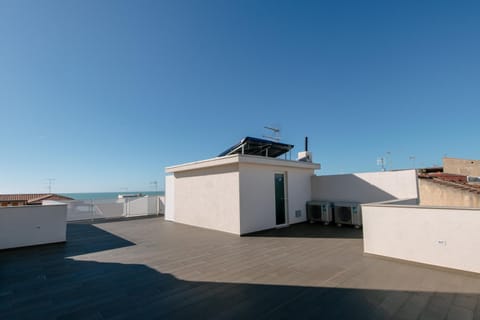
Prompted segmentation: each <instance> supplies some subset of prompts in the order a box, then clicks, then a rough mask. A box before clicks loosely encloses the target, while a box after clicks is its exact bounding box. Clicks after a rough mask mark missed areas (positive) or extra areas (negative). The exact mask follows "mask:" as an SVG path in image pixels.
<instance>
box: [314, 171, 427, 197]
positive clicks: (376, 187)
mask: <svg viewBox="0 0 480 320" xmlns="http://www.w3.org/2000/svg"><path fill="white" fill-rule="evenodd" d="M410 198H418V192H417V176H416V172H415V170H402V171H385V172H366V173H354V174H342V175H329V176H315V177H313V178H312V200H327V201H350V202H360V203H369V202H379V201H387V200H393V199H410Z"/></svg>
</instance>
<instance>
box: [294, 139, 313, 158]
mask: <svg viewBox="0 0 480 320" xmlns="http://www.w3.org/2000/svg"><path fill="white" fill-rule="evenodd" d="M297 161H303V162H312V153H311V152H310V151H308V137H305V151H300V152H299V153H298V155H297Z"/></svg>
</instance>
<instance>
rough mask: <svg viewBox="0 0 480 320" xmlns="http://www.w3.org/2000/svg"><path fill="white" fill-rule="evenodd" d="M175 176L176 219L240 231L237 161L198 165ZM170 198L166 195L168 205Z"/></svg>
mask: <svg viewBox="0 0 480 320" xmlns="http://www.w3.org/2000/svg"><path fill="white" fill-rule="evenodd" d="M174 175H175V180H174V192H175V194H174V212H175V213H174V217H173V219H174V221H176V222H179V223H184V224H189V225H193V226H197V227H203V228H208V229H214V230H219V231H225V232H230V233H235V234H240V197H239V192H240V190H239V173H238V164H227V165H221V166H217V167H207V168H199V169H196V170H191V171H182V172H176V173H174ZM168 192H169V191H167V197H168ZM169 201H170V199H169V198H167V206H169V204H168V203H169ZM168 210H170V208H169V209H168ZM169 216H170V217H171V215H170V214H169Z"/></svg>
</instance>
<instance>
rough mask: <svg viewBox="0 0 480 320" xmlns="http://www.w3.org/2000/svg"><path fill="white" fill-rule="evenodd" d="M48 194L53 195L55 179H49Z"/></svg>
mask: <svg viewBox="0 0 480 320" xmlns="http://www.w3.org/2000/svg"><path fill="white" fill-rule="evenodd" d="M47 180H48V193H52V185H53V183H54V182H55V179H53V178H48V179H47Z"/></svg>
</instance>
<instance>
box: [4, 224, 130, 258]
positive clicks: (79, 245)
mask: <svg viewBox="0 0 480 320" xmlns="http://www.w3.org/2000/svg"><path fill="white" fill-rule="evenodd" d="M133 245H135V243H133V242H131V241H128V240H125V239H123V238H120V237H117V236H116V235H113V234H111V233H109V232H107V231H105V230H102V229H100V228H99V227H96V226H95V225H94V224H90V223H68V224H67V242H64V243H53V244H46V245H39V246H32V247H24V248H15V249H9V250H4V251H0V263H1V261H2V259H9V258H12V259H23V258H26V259H31V257H35V259H38V260H42V258H43V257H48V259H49V260H52V259H63V258H64V257H70V256H75V255H81V254H87V253H93V252H99V251H104V250H112V249H118V248H123V247H128V246H133Z"/></svg>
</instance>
